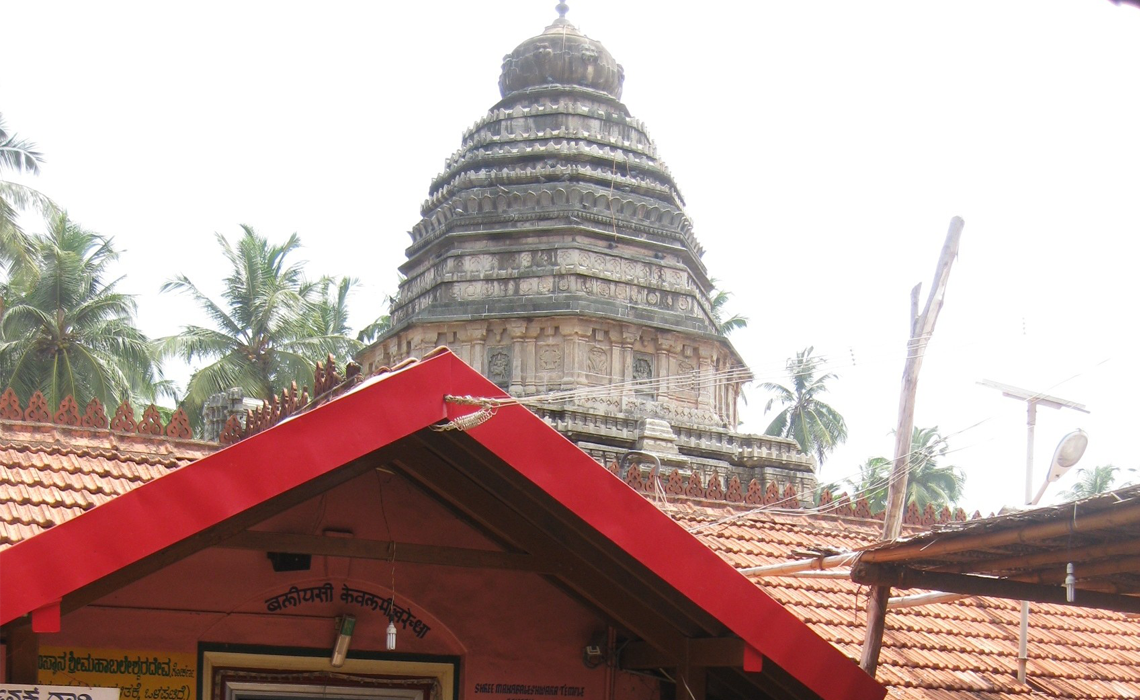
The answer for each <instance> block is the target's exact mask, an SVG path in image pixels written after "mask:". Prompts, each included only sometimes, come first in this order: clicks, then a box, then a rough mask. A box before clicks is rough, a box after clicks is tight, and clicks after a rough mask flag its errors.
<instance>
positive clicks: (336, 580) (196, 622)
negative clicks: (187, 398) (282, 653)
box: [40, 471, 658, 700]
mask: <svg viewBox="0 0 1140 700" xmlns="http://www.w3.org/2000/svg"><path fill="white" fill-rule="evenodd" d="M161 517H162V514H161V513H156V514H155V518H161ZM255 529H258V530H271V531H278V532H288V533H296V534H310V535H321V534H326V533H327V532H328V531H349V532H351V533H352V535H353V536H354V537H356V538H360V539H371V540H395V541H397V542H409V543H417V544H436V545H446V546H450V547H465V548H485V549H497V547H495V545H494V544H493V543H492V542H491V541H489V540H488V539H487V538H485V537H484V536H482V535H481V534H480V533H479V532H477V531H476V530H474V529H473V528H472V527H471V526H469V525H468V524H466V523H464V522H462V521H461V520H460V519H459V518H458V517H456V516H455V515H454V514H452V513H451V512H450V511H449V510H447V509H446V508H444V507H442V506H441V505H439V504H438V503H436V502H435V501H434V500H432V499H431V498H429V497H427V496H425V495H424V494H423V493H422V492H421V491H419V490H418V489H416V488H415V487H414V486H412V485H410V484H409V483H407V482H406V481H404V480H402V479H400V478H399V477H397V476H394V475H392V474H387V473H383V472H379V471H377V472H370V473H367V474H365V475H363V476H361V477H359V478H357V479H355V480H353V481H351V482H349V483H346V484H344V485H342V486H340V487H337V488H335V489H333V490H332V491H329V492H328V493H326V494H323V495H320V496H315V497H314V498H312V499H310V500H309V501H306V502H305V503H302V504H301V505H299V506H296V507H294V508H292V509H291V510H289V511H287V512H285V513H283V514H281V515H279V516H277V517H275V518H273V519H271V520H269V521H267V522H265V523H263V524H261V525H258V526H257V527H256V528H255ZM121 536H122V537H130V536H131V533H129V532H124V533H122V535H121ZM392 576H393V571H392V565H391V564H390V563H389V562H385V561H369V560H360V559H354V560H347V559H343V558H331V557H313V559H312V567H311V569H310V570H308V571H298V572H288V573H276V572H274V571H273V569H272V566H271V563H270V561H269V560H268V559H267V558H266V556H265V554H264V553H259V552H253V551H243V550H232V549H222V548H212V549H208V550H205V551H202V552H200V553H198V554H196V555H193V556H191V557H189V558H187V559H184V560H183V561H180V562H178V563H176V564H174V565H171V566H170V567H168V568H166V569H164V570H162V571H160V572H158V573H156V574H154V575H151V576H149V577H147V578H145V579H143V580H140V581H138V582H136V583H135V584H132V585H130V586H128V587H126V588H124V589H122V590H120V591H118V592H116V593H114V594H112V595H109V596H107V597H105V598H103V599H101V600H99V601H97V602H96V603H94V604H92V605H89V606H87V607H86V608H83V609H81V610H78V611H75V612H73V613H70V614H68V615H66V616H65V617H64V619H63V624H62V629H61V631H60V632H59V633H57V634H44V635H40V645H41V646H51V647H79V648H104V649H132V650H149V651H155V652H184V653H193V652H196V651H197V649H198V645H199V643H201V642H207V643H229V644H243V645H261V646H266V647H308V648H318V649H329V650H331V648H332V645H333V641H334V639H335V636H336V634H335V630H334V620H335V618H336V617H338V616H339V615H341V614H352V615H354V616H355V617H356V619H357V623H356V630H355V634H354V636H353V639H352V645H351V650H352V651H354V652H359V651H371V652H384V651H385V629H386V627H387V623H388V620H387V617H386V615H385V614H384V613H383V612H381V611H379V610H372V609H369V608H367V607H362V606H360V605H356V604H353V603H346V602H344V601H342V600H341V593H342V591H343V586H348V587H350V588H353V589H358V590H364V591H367V592H369V593H373V594H376V595H377V596H380V597H388V596H390V595H392V583H393V578H392ZM326 583H327V584H331V586H332V589H333V591H334V593H333V596H332V601H331V602H323V601H319V600H318V601H310V602H302V603H301V604H299V605H296V606H289V607H287V608H285V609H281V610H278V611H276V612H270V611H269V610H267V601H268V600H271V599H272V598H273V597H275V596H278V595H281V594H285V593H287V592H288V591H289V589H290V587H292V586H296V587H297V588H298V589H305V588H309V587H320V586H323V585H324V584H326ZM395 592H396V596H395V600H396V603H397V604H398V605H400V606H402V607H404V608H408V609H410V610H411V612H412V613H413V614H414V615H415V616H416V617H417V618H419V619H420V620H423V621H424V623H426V624H427V625H428V626H429V627H430V629H429V630H428V631H427V632H426V633H425V634H424V635H423V637H422V638H418V637H417V636H416V635H415V634H414V632H413V630H412V628H408V629H404V628H403V627H402V626H401V625H399V624H398V625H397V627H398V628H400V629H399V632H398V636H397V652H399V653H401V654H423V655H456V656H460V657H461V665H460V696H461V697H464V698H468V699H470V698H474V697H476V696H478V697H480V698H486V700H508V694H486V693H479V694H476V693H475V687H476V684H487V683H491V684H519V685H559V686H561V685H567V686H581V687H583V688H584V693H585V695H584V697H585V698H586V699H587V700H614V699H615V697H616V699H617V700H650V699H651V698H654V697H657V694H658V688H657V684H656V681H653V680H652V679H647V678H642V677H635V676H629V675H628V674H617V676H616V677H612V678H611V675H610V674H608V673H607V670H606V668H605V666H604V665H603V666H602V667H599V668H596V669H587V668H586V667H585V666H584V664H583V663H582V650H583V647H584V646H585V645H586V643H587V641H588V640H589V639H590V638H591V636H592V635H594V634H596V633H598V632H602V631H604V630H605V622H604V621H602V620H601V619H600V618H599V617H597V616H596V615H595V614H594V612H593V611H592V610H590V609H588V608H586V607H584V606H583V605H582V604H580V603H578V602H577V601H575V600H573V599H572V598H570V597H569V596H567V595H566V594H564V593H562V592H561V591H560V590H558V589H557V588H555V587H554V586H553V585H551V584H549V583H547V582H546V581H545V580H544V579H542V578H541V577H539V576H537V575H535V574H529V573H521V572H511V571H493V570H485V569H467V568H458V567H444V566H427V565H416V564H405V563H397V564H396V566H395ZM512 697H515V696H512ZM517 697H521V698H526V697H527V696H525V695H519V696H517Z"/></svg>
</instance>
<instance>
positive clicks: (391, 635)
mask: <svg viewBox="0 0 1140 700" xmlns="http://www.w3.org/2000/svg"><path fill="white" fill-rule="evenodd" d="M1069 566H1072V565H1071V564H1070V565H1069ZM395 648H396V623H395V622H393V621H392V620H388V651H393V650H394V649H395Z"/></svg>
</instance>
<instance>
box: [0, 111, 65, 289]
mask: <svg viewBox="0 0 1140 700" xmlns="http://www.w3.org/2000/svg"><path fill="white" fill-rule="evenodd" d="M42 162H43V156H42V155H41V154H40V152H39V151H37V150H36V145H35V144H34V143H32V142H31V141H27V140H24V139H21V138H20V137H18V136H17V135H16V134H14V133H12V132H11V131H9V130H8V127H7V126H6V125H5V124H4V118H3V116H0V174H3V173H4V172H15V173H28V174H32V175H35V174H38V173H39V171H40V163H42ZM26 210H34V211H38V212H39V213H40V214H41V215H42V216H44V217H45V218H48V219H50V218H51V217H53V216H56V215H58V214H59V213H60V212H59V209H58V208H57V207H56V205H55V204H54V203H53V202H52V201H51V200H50V199H48V198H47V197H46V196H44V195H43V194H41V193H40V192H37V191H36V190H34V189H32V188H31V187H28V186H27V185H21V184H19V183H16V182H10V181H8V180H4V179H0V266H3V267H4V268H5V269H7V271H8V273H9V277H10V280H12V281H20V279H19V278H21V277H26V276H28V275H34V274H35V271H36V260H35V255H36V244H35V241H33V240H32V238H30V237H29V236H28V235H27V234H26V233H25V232H24V231H23V229H21V228H20V226H19V223H18V219H19V216H20V213H21V212H23V211H26ZM23 281H25V282H27V281H28V280H23ZM6 295H7V293H6Z"/></svg>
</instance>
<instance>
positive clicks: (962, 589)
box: [851, 563, 1140, 613]
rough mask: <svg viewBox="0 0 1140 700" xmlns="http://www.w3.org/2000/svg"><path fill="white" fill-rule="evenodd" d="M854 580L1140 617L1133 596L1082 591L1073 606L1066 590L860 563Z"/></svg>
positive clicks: (1138, 603)
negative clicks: (1129, 614)
mask: <svg viewBox="0 0 1140 700" xmlns="http://www.w3.org/2000/svg"><path fill="white" fill-rule="evenodd" d="M851 580H852V581H854V582H855V583H861V584H864V585H873V586H875V587H876V588H878V587H880V586H883V587H888V586H892V585H893V586H897V587H899V588H922V589H925V590H935V591H946V592H947V593H963V594H967V595H980V596H989V597H992V598H1008V599H1012V600H1027V601H1032V602H1035V603H1052V604H1054V605H1066V606H1070V607H1080V608H1098V609H1101V610H1115V611H1116V612H1126V613H1140V598H1137V597H1136V596H1130V595H1113V594H1111V593H1100V592H1098V591H1090V590H1086V589H1079V590H1078V591H1077V599H1076V601H1074V602H1072V603H1070V602H1069V601H1068V599H1067V598H1066V596H1065V587H1064V586H1043V585H1041V584H1038V583H1026V582H1023V581H1016V580H1012V579H1006V578H986V577H984V576H968V575H966V574H944V573H940V572H937V571H923V570H919V569H908V568H906V567H902V566H893V565H890V564H866V563H859V564H856V565H855V566H853V567H851Z"/></svg>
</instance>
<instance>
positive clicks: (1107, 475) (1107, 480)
mask: <svg viewBox="0 0 1140 700" xmlns="http://www.w3.org/2000/svg"><path fill="white" fill-rule="evenodd" d="M1118 471H1120V468H1119V467H1114V466H1112V465H1111V464H1102V465H1100V466H1098V467H1093V468H1092V469H1084V468H1081V469H1078V470H1077V483H1075V484H1073V487H1072V488H1070V489H1069V490H1068V491H1065V492H1064V493H1062V494H1061V498H1063V499H1064V500H1066V501H1076V500H1080V499H1082V498H1088V497H1089V496H1096V495H1097V494H1101V493H1108V492H1109V491H1112V490H1114V489H1117V488H1120V487H1121V486H1126V485H1127V484H1121V485H1120V486H1117V484H1116V472H1118ZM1130 471H1131V470H1130Z"/></svg>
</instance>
